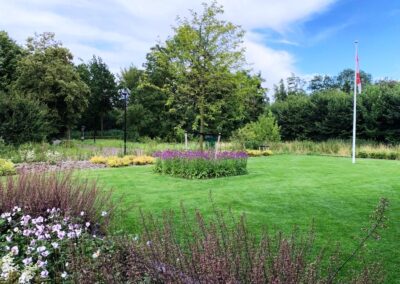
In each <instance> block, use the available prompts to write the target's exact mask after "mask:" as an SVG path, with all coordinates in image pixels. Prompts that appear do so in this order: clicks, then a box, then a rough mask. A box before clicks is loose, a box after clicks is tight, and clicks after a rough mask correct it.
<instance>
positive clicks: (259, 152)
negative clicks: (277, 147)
mask: <svg viewBox="0 0 400 284" xmlns="http://www.w3.org/2000/svg"><path fill="white" fill-rule="evenodd" d="M246 153H247V155H248V156H249V157H261V156H271V155H272V151H271V150H246Z"/></svg>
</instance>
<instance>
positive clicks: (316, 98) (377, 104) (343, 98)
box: [271, 83, 400, 143]
mask: <svg viewBox="0 0 400 284" xmlns="http://www.w3.org/2000/svg"><path fill="white" fill-rule="evenodd" d="M399 106H400V84H399V83H391V84H382V83H380V84H375V85H368V86H365V87H364V89H363V93H362V94H361V95H360V96H359V97H358V99H357V137H358V138H361V139H365V140H373V141H378V142H384V143H397V142H398V141H400V129H399V125H400V114H399V112H398V108H399ZM271 110H272V112H273V113H274V115H275V117H276V118H277V121H278V125H279V126H280V128H281V135H282V139H283V140H313V141H323V140H328V139H349V138H351V135H352V125H353V122H352V119H353V97H352V96H350V95H348V94H346V93H345V92H342V91H340V90H338V89H330V90H325V91H320V92H315V93H312V94H311V95H309V96H305V95H295V96H294V95H292V96H288V97H287V98H286V99H285V100H283V101H276V102H275V103H274V104H273V105H272V106H271Z"/></svg>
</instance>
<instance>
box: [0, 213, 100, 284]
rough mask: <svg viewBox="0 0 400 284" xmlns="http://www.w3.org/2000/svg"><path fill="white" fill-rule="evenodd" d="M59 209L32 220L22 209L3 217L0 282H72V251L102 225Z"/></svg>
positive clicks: (0, 224)
mask: <svg viewBox="0 0 400 284" xmlns="http://www.w3.org/2000/svg"><path fill="white" fill-rule="evenodd" d="M84 213H85V212H82V213H81V214H80V215H79V216H78V217H75V216H70V215H68V214H67V213H65V212H61V210H60V209H56V208H53V209H47V210H46V212H45V214H43V215H36V216H31V215H29V214H25V213H24V211H23V210H22V209H21V208H19V207H14V208H13V209H12V211H10V212H3V213H2V214H1V216H0V244H1V246H0V256H1V257H0V282H2V283H3V281H5V282H6V283H42V282H44V281H48V280H52V283H59V282H61V281H65V280H67V278H69V273H68V272H67V271H68V270H69V268H68V263H67V261H68V258H69V247H70V246H71V245H73V244H74V245H77V244H79V243H80V242H82V240H83V239H86V238H87V239H90V240H91V243H92V246H91V247H88V248H86V249H87V251H90V250H91V248H92V247H93V245H95V244H96V239H94V238H93V237H92V234H93V233H96V227H97V226H99V224H96V223H90V222H86V221H85V220H84V218H85V214H84Z"/></svg>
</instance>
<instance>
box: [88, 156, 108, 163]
mask: <svg viewBox="0 0 400 284" xmlns="http://www.w3.org/2000/svg"><path fill="white" fill-rule="evenodd" d="M89 161H90V162H91V163H93V164H105V163H106V162H107V158H106V157H103V156H93V157H91V158H90V160H89Z"/></svg>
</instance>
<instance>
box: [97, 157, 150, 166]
mask: <svg viewBox="0 0 400 284" xmlns="http://www.w3.org/2000/svg"><path fill="white" fill-rule="evenodd" d="M90 162H91V163H93V164H103V165H106V166H108V167H111V168H116V167H126V166H131V165H150V164H153V163H154V158H153V157H150V156H132V155H128V156H124V157H117V156H110V157H104V156H94V157H92V158H91V159H90Z"/></svg>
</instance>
